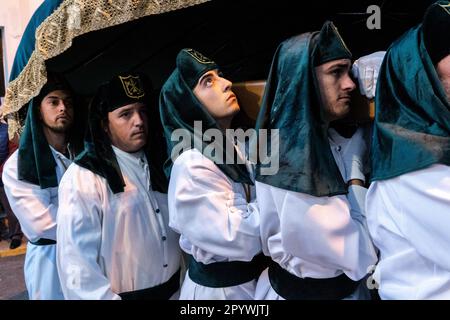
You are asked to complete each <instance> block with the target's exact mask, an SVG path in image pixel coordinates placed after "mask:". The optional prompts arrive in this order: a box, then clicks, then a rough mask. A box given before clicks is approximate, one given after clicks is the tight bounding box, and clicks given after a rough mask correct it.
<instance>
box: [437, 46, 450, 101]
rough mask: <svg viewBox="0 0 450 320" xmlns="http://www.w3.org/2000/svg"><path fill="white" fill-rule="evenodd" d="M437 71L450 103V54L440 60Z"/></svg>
mask: <svg viewBox="0 0 450 320" xmlns="http://www.w3.org/2000/svg"><path fill="white" fill-rule="evenodd" d="M436 71H437V74H438V76H439V79H440V80H441V83H442V86H443V87H444V91H445V93H446V95H447V101H448V102H449V103H450V54H449V55H447V56H446V57H445V58H444V59H442V60H441V61H439V62H438V64H437V66H436Z"/></svg>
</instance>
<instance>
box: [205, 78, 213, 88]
mask: <svg viewBox="0 0 450 320" xmlns="http://www.w3.org/2000/svg"><path fill="white" fill-rule="evenodd" d="M205 84H206V86H207V87H210V86H211V85H212V84H213V79H212V78H207V79H206V80H205Z"/></svg>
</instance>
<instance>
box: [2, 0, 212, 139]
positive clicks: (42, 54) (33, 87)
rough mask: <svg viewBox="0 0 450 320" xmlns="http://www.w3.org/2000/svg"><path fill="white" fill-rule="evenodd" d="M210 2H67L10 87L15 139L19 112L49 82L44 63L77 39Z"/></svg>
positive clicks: (7, 112)
mask: <svg viewBox="0 0 450 320" xmlns="http://www.w3.org/2000/svg"><path fill="white" fill-rule="evenodd" d="M208 1H210V0H128V1H125V0H108V1H105V0H65V1H63V2H62V3H61V5H60V6H59V7H58V8H57V9H56V10H55V11H54V12H53V13H52V14H51V15H50V16H48V17H47V18H46V19H45V20H44V21H43V22H42V23H41V25H40V26H39V27H38V28H37V30H36V47H35V50H34V51H33V53H32V54H31V57H30V59H29V61H28V63H27V65H26V66H25V68H23V70H22V72H21V73H20V74H19V76H18V77H17V78H16V79H14V80H13V81H11V82H10V83H9V85H8V88H7V91H6V96H5V101H4V104H3V106H2V108H3V115H4V116H5V118H6V119H7V120H8V125H9V127H8V133H9V137H10V138H12V137H14V135H15V134H16V133H20V132H21V131H22V125H23V123H22V122H21V119H20V117H19V115H18V111H19V110H20V108H22V107H23V106H24V105H26V104H27V103H28V102H29V101H30V100H31V99H32V98H33V97H36V96H37V95H38V94H39V92H40V90H41V88H42V87H43V86H44V84H45V83H46V82H47V71H46V69H45V61H46V60H48V59H50V58H53V57H55V56H57V55H59V54H61V53H62V52H64V51H66V50H67V49H68V48H70V46H71V45H72V40H73V39H74V38H75V37H78V36H81V35H83V34H85V33H88V32H92V31H96V30H100V29H104V28H108V27H111V26H115V25H119V24H122V23H125V22H128V21H131V20H135V19H139V18H142V17H145V16H149V15H154V14H160V13H165V12H169V11H174V10H179V9H182V8H186V7H190V6H194V5H197V4H201V3H204V2H208Z"/></svg>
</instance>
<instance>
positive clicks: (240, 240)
mask: <svg viewBox="0 0 450 320" xmlns="http://www.w3.org/2000/svg"><path fill="white" fill-rule="evenodd" d="M168 195H169V215H170V224H169V225H170V226H171V227H172V228H173V229H174V230H175V231H177V232H178V233H180V234H181V237H180V245H181V247H182V249H183V250H184V251H186V252H188V253H190V254H191V255H193V257H194V258H195V259H196V260H197V261H200V262H203V263H211V262H215V261H250V260H251V259H252V258H253V257H254V256H255V255H256V254H258V253H259V252H260V251H261V241H260V236H259V212H258V209H257V206H256V203H254V202H253V203H250V204H248V203H247V201H246V198H245V194H244V191H243V187H242V186H241V185H240V184H235V183H233V182H232V181H231V180H230V179H229V178H228V177H227V176H226V175H225V174H224V173H223V172H222V171H221V170H220V169H219V168H218V167H217V166H216V165H215V164H214V163H213V162H212V161H211V160H209V159H208V158H206V157H204V156H203V155H202V154H200V153H199V152H198V151H196V150H189V151H186V152H184V153H183V154H182V155H181V156H180V157H178V159H177V160H176V161H175V163H174V166H173V169H172V172H171V179H170V185H169V193H168Z"/></svg>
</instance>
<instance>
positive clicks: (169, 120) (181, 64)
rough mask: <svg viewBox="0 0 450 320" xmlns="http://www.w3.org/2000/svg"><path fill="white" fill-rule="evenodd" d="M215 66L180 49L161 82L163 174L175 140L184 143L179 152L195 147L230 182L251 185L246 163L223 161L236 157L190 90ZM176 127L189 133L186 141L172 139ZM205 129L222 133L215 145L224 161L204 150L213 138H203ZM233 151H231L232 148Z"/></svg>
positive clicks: (170, 162) (169, 161) (200, 55)
mask: <svg viewBox="0 0 450 320" xmlns="http://www.w3.org/2000/svg"><path fill="white" fill-rule="evenodd" d="M215 69H218V66H217V64H216V63H214V62H213V61H212V60H210V59H208V58H206V57H205V56H203V55H202V54H200V53H199V52H197V51H195V50H193V49H183V50H181V51H180V52H179V54H178V56H177V67H176V69H175V70H174V71H173V72H172V74H171V75H170V77H169V79H168V80H167V81H166V82H165V83H164V85H163V87H162V89H161V94H160V102H159V106H160V114H161V122H162V124H163V127H164V134H165V136H166V142H167V146H168V154H169V157H168V159H167V161H166V163H165V165H164V170H165V173H166V175H167V176H170V171H171V169H172V166H173V162H172V157H171V154H172V151H173V150H174V148H175V146H176V145H177V144H178V143H183V145H184V148H183V149H182V150H180V151H181V152H183V151H186V150H189V149H192V148H195V149H197V150H198V151H200V152H201V153H202V154H204V155H205V156H206V157H208V158H209V159H210V160H211V161H213V162H214V163H215V164H216V165H217V166H218V167H219V168H220V170H221V171H222V172H223V173H225V174H226V175H227V176H228V177H229V178H230V179H232V180H233V181H235V182H242V183H248V184H253V182H252V180H251V178H250V175H249V173H248V171H247V168H246V166H245V164H240V163H238V162H237V161H234V162H233V163H231V164H228V163H227V162H226V159H227V158H228V159H229V158H230V157H233V159H236V157H237V156H238V155H237V154H236V153H235V154H233V155H231V154H229V153H227V149H226V146H225V141H226V139H227V137H226V135H225V134H223V132H222V130H220V128H219V125H218V124H217V122H216V120H215V119H214V118H213V117H212V116H211V115H210V114H209V112H208V111H207V110H206V108H205V107H204V106H203V105H202V103H201V102H200V101H199V100H198V99H197V97H196V96H195V94H194V92H193V89H194V88H195V86H196V84H197V82H198V80H199V79H200V77H201V76H202V75H203V74H205V73H206V72H208V71H210V70H215ZM195 121H201V125H202V130H201V132H198V134H199V135H202V136H196V133H197V132H196V131H195V128H194V122H195ZM178 129H182V130H183V132H184V133H186V134H187V135H189V141H187V143H186V141H182V142H180V141H172V134H173V133H174V131H175V130H178ZM208 129H216V130H217V131H220V132H221V134H222V138H223V141H222V142H223V143H214V148H215V152H218V153H221V154H222V157H221V159H223V163H219V162H218V161H216V159H214V157H211V156H210V155H209V154H208V153H204V152H203V151H204V150H205V148H206V147H207V146H208V145H209V144H211V143H212V141H211V142H208V141H204V140H205V139H203V135H204V133H205V131H207V130H208ZM185 143H186V144H185ZM232 151H233V152H234V148H233V150H232ZM177 156H179V154H177Z"/></svg>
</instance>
